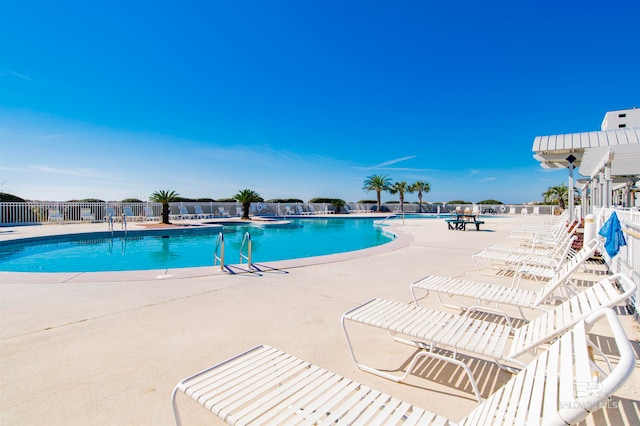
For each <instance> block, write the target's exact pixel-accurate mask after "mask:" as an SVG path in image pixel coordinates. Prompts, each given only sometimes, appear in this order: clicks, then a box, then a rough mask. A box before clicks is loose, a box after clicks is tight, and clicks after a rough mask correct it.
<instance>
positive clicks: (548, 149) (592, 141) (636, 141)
mask: <svg viewBox="0 0 640 426" xmlns="http://www.w3.org/2000/svg"><path fill="white" fill-rule="evenodd" d="M621 145H635V146H636V147H637V148H636V149H638V150H640V128H638V127H630V128H623V129H614V130H602V131H597V132H582V133H566V134H562V135H550V136H537V137H536V138H535V139H534V140H533V152H534V155H533V157H534V158H535V159H536V160H538V161H540V165H541V166H542V167H544V168H546V169H553V168H558V169H564V168H567V167H568V166H569V161H567V157H569V156H570V155H573V157H575V161H574V162H573V164H574V165H575V166H580V164H581V162H582V161H583V157H584V155H585V153H586V152H588V151H590V150H591V149H594V148H598V149H602V148H603V147H604V151H601V155H600V157H599V158H598V160H600V159H601V158H602V156H603V155H604V154H605V153H606V151H607V148H608V147H614V146H621ZM631 151H634V149H633V148H631ZM596 154H597V153H596ZM616 162H617V161H616ZM637 164H638V163H636V171H635V173H633V174H640V170H638V169H640V166H638V165H637ZM580 174H583V173H582V172H580ZM587 176H589V175H588V174H587Z"/></svg>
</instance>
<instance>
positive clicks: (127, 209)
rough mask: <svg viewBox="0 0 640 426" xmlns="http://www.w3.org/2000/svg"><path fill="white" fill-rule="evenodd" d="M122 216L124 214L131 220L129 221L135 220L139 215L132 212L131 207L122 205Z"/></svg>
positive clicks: (138, 218)
mask: <svg viewBox="0 0 640 426" xmlns="http://www.w3.org/2000/svg"><path fill="white" fill-rule="evenodd" d="M122 216H124V217H125V218H126V219H127V220H131V221H135V220H140V219H141V217H140V216H138V215H136V214H135V213H134V212H133V209H132V208H131V207H123V208H122Z"/></svg>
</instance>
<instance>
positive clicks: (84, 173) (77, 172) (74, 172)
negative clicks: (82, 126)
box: [29, 165, 119, 180]
mask: <svg viewBox="0 0 640 426" xmlns="http://www.w3.org/2000/svg"><path fill="white" fill-rule="evenodd" d="M29 169H31V170H36V171H38V172H42V173H49V174H57V175H65V176H78V177H88V178H106V179H114V180H115V179H119V178H118V177H116V176H113V175H110V174H106V173H100V172H96V171H95V170H91V169H82V168H76V169H60V168H56V167H49V166H45V165H32V166H29Z"/></svg>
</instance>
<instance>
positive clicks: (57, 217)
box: [47, 209, 64, 223]
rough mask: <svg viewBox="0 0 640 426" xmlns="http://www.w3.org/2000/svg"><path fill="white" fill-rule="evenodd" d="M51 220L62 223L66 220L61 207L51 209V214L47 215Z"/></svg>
mask: <svg viewBox="0 0 640 426" xmlns="http://www.w3.org/2000/svg"><path fill="white" fill-rule="evenodd" d="M47 220H48V221H49V222H58V223H62V222H63V221H64V219H63V217H62V214H60V210H59V209H49V215H48V216H47Z"/></svg>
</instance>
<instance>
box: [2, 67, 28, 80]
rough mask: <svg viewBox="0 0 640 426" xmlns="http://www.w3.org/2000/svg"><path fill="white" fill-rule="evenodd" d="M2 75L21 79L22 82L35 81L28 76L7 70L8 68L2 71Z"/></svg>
mask: <svg viewBox="0 0 640 426" xmlns="http://www.w3.org/2000/svg"><path fill="white" fill-rule="evenodd" d="M0 75H2V76H7V77H16V78H19V79H21V80H25V81H28V82H29V83H33V80H32V79H30V78H29V77H27V76H26V75H24V74H20V73H17V72H15V71H13V70H10V69H7V68H3V69H2V71H0Z"/></svg>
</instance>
